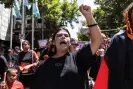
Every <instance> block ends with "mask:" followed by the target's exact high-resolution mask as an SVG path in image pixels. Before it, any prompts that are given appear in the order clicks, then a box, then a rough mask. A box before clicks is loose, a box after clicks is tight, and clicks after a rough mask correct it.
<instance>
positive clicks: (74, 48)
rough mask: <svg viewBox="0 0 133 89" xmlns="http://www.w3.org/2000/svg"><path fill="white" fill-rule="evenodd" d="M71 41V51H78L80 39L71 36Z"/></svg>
mask: <svg viewBox="0 0 133 89" xmlns="http://www.w3.org/2000/svg"><path fill="white" fill-rule="evenodd" d="M70 42H71V45H70V51H78V41H77V40H76V39H74V38H71V39H70Z"/></svg>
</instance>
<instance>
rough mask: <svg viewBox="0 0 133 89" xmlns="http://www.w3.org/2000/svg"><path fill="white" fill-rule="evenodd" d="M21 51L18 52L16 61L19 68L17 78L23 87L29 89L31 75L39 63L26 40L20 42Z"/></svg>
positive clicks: (31, 79)
mask: <svg viewBox="0 0 133 89" xmlns="http://www.w3.org/2000/svg"><path fill="white" fill-rule="evenodd" d="M22 47H23V51H22V52H20V53H19V55H18V57H19V59H18V63H19V69H20V77H19V80H20V81H21V82H22V83H23V85H24V87H25V89H29V88H30V87H31V84H32V82H33V76H34V72H35V69H36V67H37V66H38V63H39V58H38V56H37V54H36V53H35V52H34V51H33V50H31V49H30V43H29V41H27V40H24V41H23V42H22Z"/></svg>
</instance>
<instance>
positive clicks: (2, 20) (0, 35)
mask: <svg viewBox="0 0 133 89" xmlns="http://www.w3.org/2000/svg"><path fill="white" fill-rule="evenodd" d="M10 14H11V10H10V9H7V8H6V9H5V8H4V4H0V40H9V39H10V30H9V29H10Z"/></svg>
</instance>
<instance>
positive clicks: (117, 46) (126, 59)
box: [105, 32, 133, 89]
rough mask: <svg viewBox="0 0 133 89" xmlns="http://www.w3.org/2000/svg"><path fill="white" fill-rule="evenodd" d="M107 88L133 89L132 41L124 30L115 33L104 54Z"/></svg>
mask: <svg viewBox="0 0 133 89" xmlns="http://www.w3.org/2000/svg"><path fill="white" fill-rule="evenodd" d="M105 58H106V62H107V64H108V67H109V81H108V89H133V41H132V40H131V39H129V38H128V37H127V34H126V33H125V32H123V33H119V34H117V35H115V36H114V37H113V39H112V42H111V44H110V46H109V48H108V49H107V52H106V54H105Z"/></svg>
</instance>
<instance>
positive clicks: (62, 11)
mask: <svg viewBox="0 0 133 89" xmlns="http://www.w3.org/2000/svg"><path fill="white" fill-rule="evenodd" d="M0 1H1V3H5V5H6V6H8V7H7V8H9V6H10V5H12V3H13V0H0ZM29 1H30V2H31V1H32V0H29ZM38 3H39V10H40V13H41V17H42V18H43V19H44V20H45V25H46V28H48V29H53V28H57V27H61V26H66V25H67V24H68V23H69V24H70V25H71V26H72V27H73V25H72V22H76V23H78V16H79V11H78V9H79V8H78V5H77V0H71V2H69V1H68V0H38Z"/></svg>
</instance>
